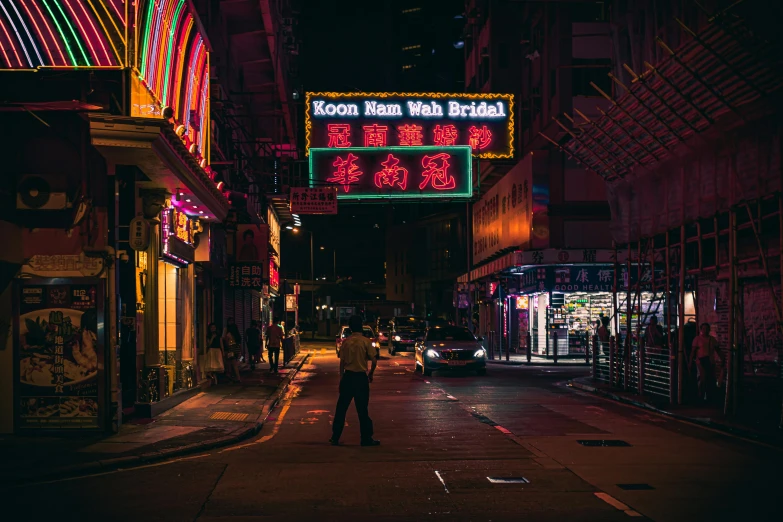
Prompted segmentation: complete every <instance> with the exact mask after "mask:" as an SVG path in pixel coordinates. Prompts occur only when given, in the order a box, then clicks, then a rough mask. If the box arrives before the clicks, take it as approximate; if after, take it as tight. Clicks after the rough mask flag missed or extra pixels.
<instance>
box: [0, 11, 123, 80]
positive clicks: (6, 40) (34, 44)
mask: <svg viewBox="0 0 783 522" xmlns="http://www.w3.org/2000/svg"><path fill="white" fill-rule="evenodd" d="M126 1H127V0H111V1H109V2H107V1H105V0H0V69H37V68H40V67H121V66H122V60H123V58H122V57H123V53H124V52H125V43H126V42H125V31H126V27H125V18H124V16H123V12H124V11H125V2H126Z"/></svg>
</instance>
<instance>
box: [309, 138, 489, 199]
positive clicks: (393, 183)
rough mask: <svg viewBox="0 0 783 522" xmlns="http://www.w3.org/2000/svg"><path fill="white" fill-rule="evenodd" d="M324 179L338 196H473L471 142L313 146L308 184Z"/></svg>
mask: <svg viewBox="0 0 783 522" xmlns="http://www.w3.org/2000/svg"><path fill="white" fill-rule="evenodd" d="M324 185H331V186H336V187H337V188H338V190H337V198H338V199H374V198H375V199H379V198H385V199H388V198H395V199H420V198H469V197H471V195H472V193H473V179H472V159H471V155H470V147H466V146H464V145H462V146H454V147H353V148H313V149H310V186H311V187H316V186H324Z"/></svg>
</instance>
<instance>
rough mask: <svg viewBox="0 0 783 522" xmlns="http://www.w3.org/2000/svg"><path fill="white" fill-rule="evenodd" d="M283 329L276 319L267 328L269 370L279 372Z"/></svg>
mask: <svg viewBox="0 0 783 522" xmlns="http://www.w3.org/2000/svg"><path fill="white" fill-rule="evenodd" d="M283 335H284V334H283V329H282V328H280V325H279V324H277V323H276V322H275V321H274V320H273V321H272V324H270V325H269V326H268V327H267V329H266V348H267V353H268V354H269V372H270V373H277V370H278V363H279V361H280V347H281V346H282V344H283Z"/></svg>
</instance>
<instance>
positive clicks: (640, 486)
mask: <svg viewBox="0 0 783 522" xmlns="http://www.w3.org/2000/svg"><path fill="white" fill-rule="evenodd" d="M617 487H618V488H620V489H624V490H626V491H644V490H649V489H655V488H654V487H652V486H651V485H649V484H617Z"/></svg>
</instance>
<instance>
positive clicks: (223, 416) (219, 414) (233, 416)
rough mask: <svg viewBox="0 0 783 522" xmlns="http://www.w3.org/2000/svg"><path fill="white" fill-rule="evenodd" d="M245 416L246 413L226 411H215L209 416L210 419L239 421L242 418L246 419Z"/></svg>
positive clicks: (246, 415)
mask: <svg viewBox="0 0 783 522" xmlns="http://www.w3.org/2000/svg"><path fill="white" fill-rule="evenodd" d="M247 417H248V414H247V413H229V412H227V411H216V412H215V413H213V414H212V415H210V416H209V418H210V419H214V420H226V421H239V422H242V421H243V420H245V419H247Z"/></svg>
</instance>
